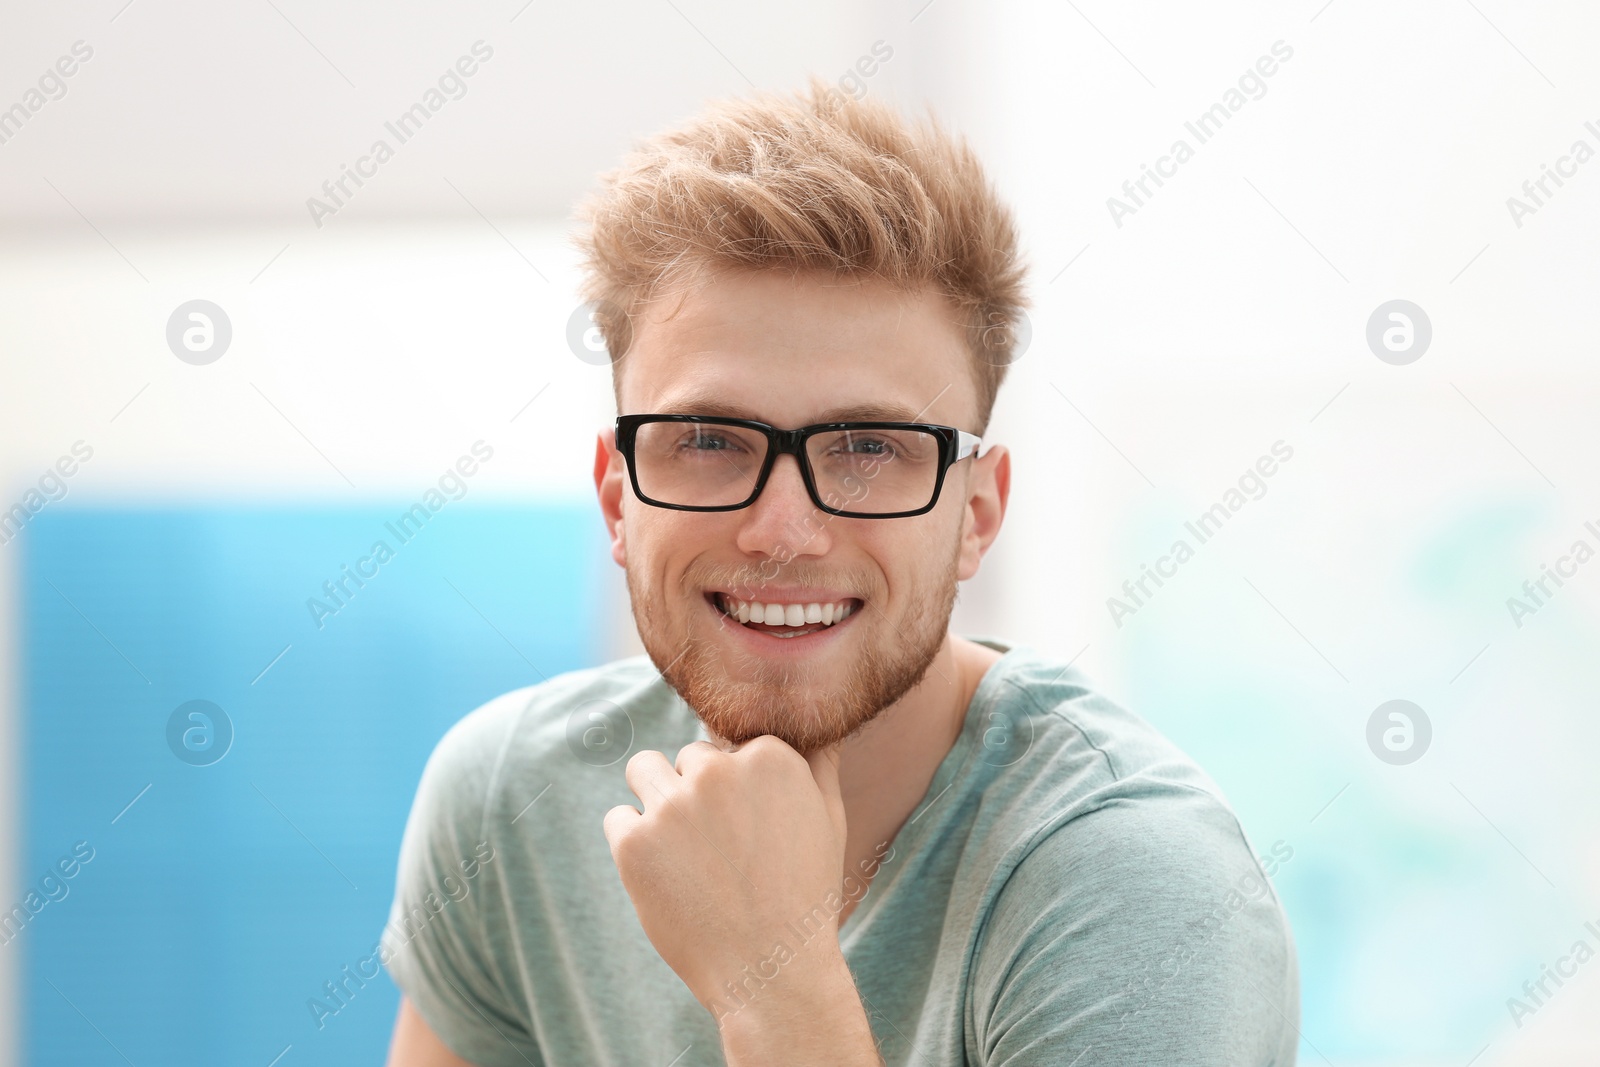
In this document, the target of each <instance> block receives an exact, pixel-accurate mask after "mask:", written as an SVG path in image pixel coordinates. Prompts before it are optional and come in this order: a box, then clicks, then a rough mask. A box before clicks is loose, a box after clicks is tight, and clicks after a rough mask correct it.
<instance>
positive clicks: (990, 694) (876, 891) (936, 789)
mask: <svg viewBox="0 0 1600 1067" xmlns="http://www.w3.org/2000/svg"><path fill="white" fill-rule="evenodd" d="M960 636H962V637H965V638H966V639H967V640H968V641H972V642H974V643H976V644H980V645H983V646H985V647H986V648H992V649H994V650H995V651H996V652H999V653H1000V658H999V659H997V660H995V661H994V662H993V663H991V664H989V667H988V669H987V670H985V671H984V672H983V677H982V678H980V679H978V685H977V688H976V689H974V690H973V691H972V699H971V700H970V701H969V702H968V703H967V711H966V715H965V717H964V718H963V720H962V725H961V733H959V734H958V735H956V740H955V743H954V744H953V745H951V746H950V751H949V752H946V753H945V755H944V759H942V760H940V761H939V766H938V768H937V769H936V770H935V771H934V772H933V778H932V779H931V780H930V781H929V782H928V788H927V791H926V792H924V793H923V795H922V799H921V800H919V801H918V802H917V807H916V809H915V810H913V811H912V813H911V814H910V815H909V816H907V818H906V822H905V825H903V826H901V827H900V830H899V832H897V833H896V834H895V836H894V838H893V839H892V840H891V841H890V843H889V844H890V851H891V852H893V853H895V859H894V860H892V861H890V863H891V864H893V865H894V869H893V870H888V871H883V870H881V869H880V872H879V874H878V876H877V877H874V878H873V880H872V882H871V883H870V884H869V885H868V886H867V892H866V893H865V895H863V896H862V898H861V901H860V903H858V904H857V905H856V906H855V910H853V911H851V912H850V914H849V916H848V917H847V918H846V919H845V921H844V923H843V924H842V925H841V926H840V927H839V946H840V948H841V949H844V948H847V947H848V946H847V945H846V942H847V941H851V942H853V941H854V940H855V935H856V931H858V930H859V929H860V928H861V926H862V924H863V923H864V922H865V921H866V920H867V918H868V916H870V915H871V913H872V912H873V911H874V910H876V907H877V902H878V900H879V899H880V898H881V897H883V895H884V894H885V893H886V892H887V891H888V889H889V888H890V887H891V886H893V884H894V882H895V879H896V878H897V877H898V876H899V873H900V868H902V867H904V866H905V864H904V862H903V860H904V858H905V856H906V855H909V854H910V853H911V852H912V851H914V850H915V848H916V846H917V845H918V844H919V843H920V842H921V834H922V833H924V832H925V830H926V827H928V826H930V825H932V823H921V819H922V816H923V815H924V814H926V813H927V812H928V811H930V810H931V809H932V808H933V807H934V805H935V804H937V803H938V801H939V799H940V798H941V797H943V795H944V794H945V793H946V792H948V791H949V790H950V789H951V788H953V787H954V785H955V782H956V779H957V778H958V777H959V775H960V774H961V772H962V771H963V770H964V769H965V767H966V765H967V761H968V760H969V759H970V758H971V756H972V754H973V753H974V751H975V750H976V746H977V739H978V738H979V737H980V736H981V735H982V732H983V714H982V711H981V710H980V709H982V708H986V707H988V706H989V705H991V704H993V703H994V701H995V700H996V699H997V698H998V696H999V692H1000V687H1001V686H1002V685H1003V684H1004V682H1003V676H1004V675H1005V674H1006V673H1008V672H1009V671H1010V669H1011V665H1012V664H1013V663H1014V662H1015V661H1016V660H1018V659H1020V658H1022V657H1024V656H1026V655H1027V654H1028V649H1027V648H1026V646H1023V645H1017V644H1010V643H1008V642H1006V641H1003V640H1001V639H999V638H995V637H979V636H975V635H973V636H969V635H966V634H962V635H960ZM919 823H921V825H918V824H919ZM886 866H888V865H886ZM884 874H887V875H888V877H887V878H884V877H883V875H884Z"/></svg>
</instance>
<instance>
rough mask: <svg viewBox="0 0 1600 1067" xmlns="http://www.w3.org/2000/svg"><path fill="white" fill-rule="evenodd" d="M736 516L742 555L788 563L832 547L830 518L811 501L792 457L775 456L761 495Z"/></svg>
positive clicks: (821, 552) (823, 552) (818, 553)
mask: <svg viewBox="0 0 1600 1067" xmlns="http://www.w3.org/2000/svg"><path fill="white" fill-rule="evenodd" d="M739 514H740V515H741V516H742V518H743V521H742V523H741V524H740V526H739V537H738V545H739V548H740V550H742V551H744V552H749V553H752V554H757V555H763V556H770V557H772V558H773V559H776V560H778V561H779V562H787V561H788V560H789V559H792V558H793V557H795V556H820V555H823V554H825V553H826V552H827V551H828V549H829V548H830V547H832V544H833V542H832V539H831V538H830V536H829V533H828V526H829V519H830V518H831V516H829V515H827V514H826V513H824V512H822V511H820V510H818V508H817V506H816V505H815V504H814V503H813V502H812V500H811V495H810V494H809V493H807V492H806V484H805V479H804V478H803V477H802V476H801V473H800V462H799V460H798V459H797V458H796V457H794V456H790V455H783V456H779V457H778V460H777V462H776V463H774V464H773V466H772V473H771V474H770V475H769V476H768V477H767V484H766V485H764V486H762V488H761V495H760V496H758V497H756V502H755V503H754V504H751V505H750V506H749V507H748V508H745V509H744V510H743V511H741V512H739Z"/></svg>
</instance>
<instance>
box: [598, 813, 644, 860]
mask: <svg viewBox="0 0 1600 1067" xmlns="http://www.w3.org/2000/svg"><path fill="white" fill-rule="evenodd" d="M642 818H644V816H643V815H640V814H639V812H638V810H637V809H635V808H634V807H633V806H632V805H629V804H618V805H617V806H616V807H614V808H612V809H611V810H610V811H608V812H606V815H605V818H604V819H603V820H602V821H601V823H600V829H601V830H602V831H603V832H604V833H605V835H606V844H607V845H610V846H611V858H612V859H613V860H615V859H616V856H617V843H618V842H619V841H621V840H622V838H623V837H624V835H626V834H627V833H628V831H629V830H630V829H632V828H633V826H634V824H636V823H637V822H638V821H639V820H640V819H642Z"/></svg>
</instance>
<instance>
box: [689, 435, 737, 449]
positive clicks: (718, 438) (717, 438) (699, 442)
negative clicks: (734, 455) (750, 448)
mask: <svg viewBox="0 0 1600 1067" xmlns="http://www.w3.org/2000/svg"><path fill="white" fill-rule="evenodd" d="M682 447H683V448H685V449H687V450H688V451H691V452H728V451H732V450H734V449H736V448H738V447H739V446H738V443H737V442H734V441H730V440H729V439H728V438H726V437H724V436H722V435H721V434H709V433H697V434H694V435H693V436H691V437H689V438H687V439H685V440H684V442H683V445H682Z"/></svg>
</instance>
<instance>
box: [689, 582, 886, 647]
mask: <svg viewBox="0 0 1600 1067" xmlns="http://www.w3.org/2000/svg"><path fill="white" fill-rule="evenodd" d="M707 599H708V600H709V601H710V603H711V605H712V607H713V608H715V609H716V610H717V611H718V612H720V613H721V614H722V616H723V617H724V618H726V619H729V620H731V621H733V622H736V623H738V624H739V625H740V626H742V627H743V628H744V629H747V630H753V631H755V632H757V633H764V634H768V635H769V636H772V637H779V638H795V637H805V636H808V635H810V634H814V633H820V632H822V631H823V630H828V629H831V628H833V627H834V626H837V625H839V624H840V623H842V622H843V621H844V620H846V619H848V618H849V617H850V616H851V615H853V614H855V613H856V612H857V611H859V610H861V607H862V601H861V599H860V598H858V597H839V598H833V599H816V600H809V599H806V600H802V599H798V598H797V599H791V600H780V599H771V600H766V601H760V600H743V599H740V598H738V597H735V596H733V595H732V594H729V593H724V592H720V591H719V592H714V593H710V594H708V596H707Z"/></svg>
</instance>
